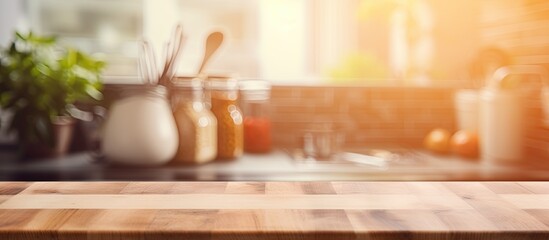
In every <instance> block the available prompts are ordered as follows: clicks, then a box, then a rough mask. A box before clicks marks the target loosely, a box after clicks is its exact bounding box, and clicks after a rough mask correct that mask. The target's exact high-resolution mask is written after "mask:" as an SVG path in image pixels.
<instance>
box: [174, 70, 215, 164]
mask: <svg viewBox="0 0 549 240" xmlns="http://www.w3.org/2000/svg"><path fill="white" fill-rule="evenodd" d="M171 102H172V109H173V114H174V118H175V123H176V124H177V129H178V130H177V132H178V136H179V147H178V150H177V153H176V155H175V157H174V159H173V160H172V163H205V162H209V161H212V160H214V159H215V157H216V155H217V120H216V118H215V116H214V115H213V113H212V112H211V111H210V110H209V109H208V108H207V107H206V105H205V104H204V94H203V81H202V80H201V79H199V78H194V77H176V78H174V79H173V80H172V92H171Z"/></svg>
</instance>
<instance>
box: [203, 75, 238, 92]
mask: <svg viewBox="0 0 549 240" xmlns="http://www.w3.org/2000/svg"><path fill="white" fill-rule="evenodd" d="M206 88H208V89H210V90H238V81H237V80H236V79H235V78H233V77H232V76H227V75H218V76H208V78H207V79H206Z"/></svg>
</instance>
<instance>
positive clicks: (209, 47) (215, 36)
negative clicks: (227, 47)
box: [198, 32, 223, 75]
mask: <svg viewBox="0 0 549 240" xmlns="http://www.w3.org/2000/svg"><path fill="white" fill-rule="evenodd" d="M221 43H223V33H221V32H213V33H210V35H209V36H208V38H207V39H206V49H205V51H204V59H203V60H202V64H201V65H200V68H199V69H198V75H200V74H202V72H203V71H204V67H205V66H206V64H207V63H208V61H209V60H210V57H212V55H213V54H214V53H215V51H217V49H218V48H219V46H221Z"/></svg>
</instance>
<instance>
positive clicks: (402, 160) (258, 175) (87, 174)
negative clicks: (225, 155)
mask: <svg viewBox="0 0 549 240" xmlns="http://www.w3.org/2000/svg"><path fill="white" fill-rule="evenodd" d="M387 149H388V148H387ZM354 152H360V151H354ZM390 152H391V153H392V155H393V157H392V158H391V160H389V161H387V164H386V165H385V166H372V165H367V164H359V163H353V162H332V161H308V160H307V161H303V159H301V160H299V159H295V158H292V157H290V154H288V153H287V152H284V151H281V150H277V151H273V152H272V153H270V154H264V155H253V154H245V155H244V156H243V157H241V158H239V159H237V160H234V161H228V162H212V163H208V164H204V165H190V166H176V165H166V166H161V167H127V166H115V165H111V164H109V163H108V162H107V161H102V160H97V159H96V158H94V157H93V154H90V153H77V154H71V155H68V156H66V157H62V158H57V159H45V160H38V161H31V162H21V161H17V160H16V159H15V157H14V154H13V153H9V152H5V151H4V152H0V181H58V180H60V181H182V180H183V181H197V180H198V181H376V180H391V181H447V180H451V181H460V180H491V181H518V180H529V181H546V180H549V160H537V161H529V162H528V164H523V165H520V166H516V165H515V166H502V165H487V164H484V163H482V162H480V161H478V160H477V161H475V160H467V159H461V158H457V157H454V156H440V155H432V154H429V153H427V152H425V151H421V150H415V149H408V148H392V149H390ZM10 154H11V155H10Z"/></svg>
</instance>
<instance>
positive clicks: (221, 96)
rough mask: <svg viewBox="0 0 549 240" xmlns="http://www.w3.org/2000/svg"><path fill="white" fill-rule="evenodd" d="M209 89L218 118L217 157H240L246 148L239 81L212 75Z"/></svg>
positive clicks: (221, 158)
mask: <svg viewBox="0 0 549 240" xmlns="http://www.w3.org/2000/svg"><path fill="white" fill-rule="evenodd" d="M207 89H208V93H209V95H210V99H211V107H212V112H213V114H214V115H215V117H216V118H217V158H218V159H220V160H228V159H235V158H238V157H240V156H242V153H243V150H244V146H243V126H242V124H243V119H242V113H241V112H240V109H239V107H238V82H237V81H236V79H234V78H232V77H226V76H214V77H212V76H210V77H208V80H207Z"/></svg>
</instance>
